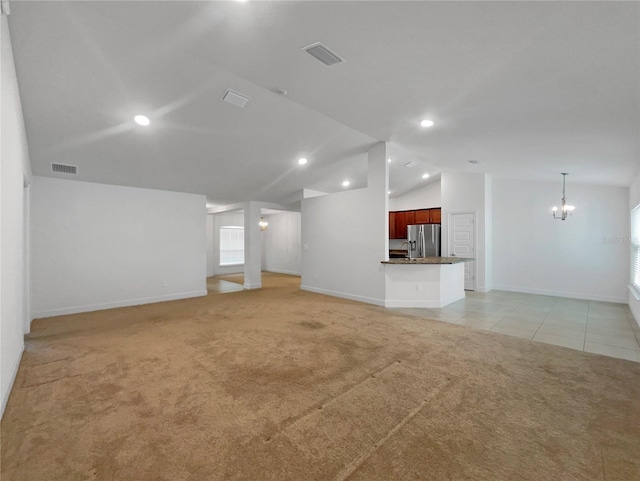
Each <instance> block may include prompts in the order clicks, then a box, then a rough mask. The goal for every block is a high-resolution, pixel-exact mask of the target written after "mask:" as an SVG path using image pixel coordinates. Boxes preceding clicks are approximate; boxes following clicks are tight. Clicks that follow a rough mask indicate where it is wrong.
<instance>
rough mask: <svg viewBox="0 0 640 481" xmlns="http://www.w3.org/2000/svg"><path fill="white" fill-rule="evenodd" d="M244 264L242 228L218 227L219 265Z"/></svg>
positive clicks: (231, 226) (232, 226) (233, 226)
mask: <svg viewBox="0 0 640 481" xmlns="http://www.w3.org/2000/svg"><path fill="white" fill-rule="evenodd" d="M242 264H244V227H240V226H235V225H227V226H222V227H220V265H221V266H237V265H242Z"/></svg>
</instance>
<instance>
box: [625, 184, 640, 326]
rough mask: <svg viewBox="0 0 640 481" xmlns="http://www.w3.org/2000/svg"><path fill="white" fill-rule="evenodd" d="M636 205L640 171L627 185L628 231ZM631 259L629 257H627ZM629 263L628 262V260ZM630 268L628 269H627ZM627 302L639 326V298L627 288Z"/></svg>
mask: <svg viewBox="0 0 640 481" xmlns="http://www.w3.org/2000/svg"><path fill="white" fill-rule="evenodd" d="M637 205H640V171H639V172H638V173H637V174H636V175H635V177H634V178H633V181H632V182H631V185H630V186H629V213H628V215H627V222H628V224H629V232H631V211H632V210H633V209H635V207H636V206H637ZM628 250H629V256H631V252H630V251H631V247H629V248H628ZM629 260H631V257H630V258H629ZM629 263H630V262H629ZM629 270H630V269H629ZM627 283H628V284H629V285H631V273H629V278H628V280H627ZM627 302H628V304H629V308H630V309H631V312H632V313H633V316H634V317H635V319H636V322H637V323H638V326H640V299H638V298H636V295H635V294H634V292H633V291H632V290H631V289H629V292H628V299H627Z"/></svg>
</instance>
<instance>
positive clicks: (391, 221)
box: [389, 212, 398, 239]
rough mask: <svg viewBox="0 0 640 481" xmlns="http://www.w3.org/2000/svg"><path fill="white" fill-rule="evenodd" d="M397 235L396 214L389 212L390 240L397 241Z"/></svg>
mask: <svg viewBox="0 0 640 481" xmlns="http://www.w3.org/2000/svg"><path fill="white" fill-rule="evenodd" d="M397 238H398V236H397V235H396V212H389V239H397Z"/></svg>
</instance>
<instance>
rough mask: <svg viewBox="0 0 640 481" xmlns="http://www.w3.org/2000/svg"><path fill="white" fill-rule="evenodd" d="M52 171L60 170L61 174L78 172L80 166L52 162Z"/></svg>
mask: <svg viewBox="0 0 640 481" xmlns="http://www.w3.org/2000/svg"><path fill="white" fill-rule="evenodd" d="M51 171H52V172H60V173H61V174H73V175H75V174H77V173H78V167H77V166H75V165H65V164H51Z"/></svg>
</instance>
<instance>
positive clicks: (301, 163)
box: [298, 157, 307, 165]
mask: <svg viewBox="0 0 640 481" xmlns="http://www.w3.org/2000/svg"><path fill="white" fill-rule="evenodd" d="M298 163H299V164H300V165H304V164H306V163H307V159H305V158H304V157H300V158H299V159H298Z"/></svg>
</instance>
